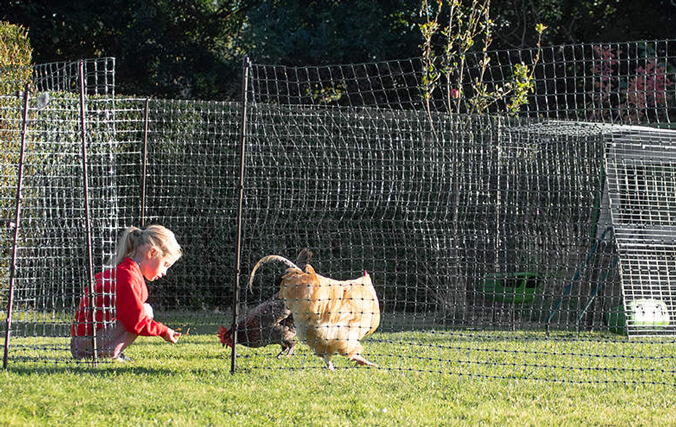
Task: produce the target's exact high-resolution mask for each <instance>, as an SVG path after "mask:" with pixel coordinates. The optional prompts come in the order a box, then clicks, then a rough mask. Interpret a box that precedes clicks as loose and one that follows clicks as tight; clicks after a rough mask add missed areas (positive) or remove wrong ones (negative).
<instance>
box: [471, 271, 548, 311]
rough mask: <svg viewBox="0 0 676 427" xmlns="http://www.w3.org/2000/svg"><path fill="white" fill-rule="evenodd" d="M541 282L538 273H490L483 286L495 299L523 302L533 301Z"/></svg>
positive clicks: (486, 292) (491, 297) (484, 290)
mask: <svg viewBox="0 0 676 427" xmlns="http://www.w3.org/2000/svg"><path fill="white" fill-rule="evenodd" d="M541 284H542V278H541V277H540V275H538V274H537V273H531V272H520V273H506V274H493V275H490V276H488V277H487V278H486V280H484V282H483V283H482V284H481V288H482V291H483V293H484V294H485V295H486V297H488V298H490V299H492V300H494V301H502V302H511V303H514V304H522V303H524V302H530V301H533V298H534V297H535V294H536V293H537V292H538V291H539V289H540V285H541Z"/></svg>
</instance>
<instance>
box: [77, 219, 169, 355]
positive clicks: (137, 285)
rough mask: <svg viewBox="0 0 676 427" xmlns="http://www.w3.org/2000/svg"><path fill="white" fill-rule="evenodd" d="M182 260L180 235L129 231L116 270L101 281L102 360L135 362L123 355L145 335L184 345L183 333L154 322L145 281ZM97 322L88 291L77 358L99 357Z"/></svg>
mask: <svg viewBox="0 0 676 427" xmlns="http://www.w3.org/2000/svg"><path fill="white" fill-rule="evenodd" d="M181 255H182V253H181V247H180V246H179V244H178V242H176V237H175V236H174V233H172V232H171V231H170V230H169V229H167V228H165V227H163V226H161V225H151V226H149V227H147V228H146V229H145V230H141V229H138V228H136V227H129V228H128V229H127V230H125V231H124V233H123V234H122V237H121V238H120V240H119V242H118V244H117V248H116V255H115V258H114V260H113V263H114V265H115V266H116V267H115V269H113V270H108V271H105V272H103V273H98V274H97V275H96V277H95V279H96V286H95V290H94V292H95V303H94V305H95V309H94V313H95V318H96V322H95V323H96V326H97V328H96V329H97V330H96V349H97V356H98V357H101V358H111V359H115V360H118V361H126V360H130V359H129V358H128V357H126V356H125V355H124V354H122V351H123V350H124V349H125V348H127V347H128V346H129V345H130V344H131V343H133V342H134V340H135V339H136V337H138V336H139V335H144V336H160V337H162V338H164V340H165V341H167V342H170V343H176V342H178V337H180V336H181V334H180V333H178V332H175V331H174V330H173V329H171V328H168V327H167V326H165V325H164V324H162V323H160V322H157V321H155V320H154V319H153V310H152V307H150V305H149V304H147V303H146V301H147V300H148V288H147V287H146V283H145V280H144V278H145V279H147V280H149V281H151V282H152V281H153V280H157V279H159V278H160V277H162V276H164V275H165V274H166V272H167V270H168V269H169V267H171V266H172V265H173V264H174V263H175V262H176V261H177V260H178V259H179V258H180V257H181ZM112 275H114V277H111V276H112ZM91 319H92V317H91V308H90V306H89V288H87V289H86V290H85V295H84V297H83V298H82V301H80V306H79V308H78V310H77V313H76V314H75V321H74V323H73V326H72V327H71V340H70V351H71V354H72V355H73V357H74V358H75V359H78V360H79V359H82V358H91V357H92V356H93V354H94V351H93V342H92V322H91ZM104 322H105V323H104Z"/></svg>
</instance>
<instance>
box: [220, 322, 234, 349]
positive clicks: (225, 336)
mask: <svg viewBox="0 0 676 427" xmlns="http://www.w3.org/2000/svg"><path fill="white" fill-rule="evenodd" d="M217 335H218V338H219V339H220V340H221V344H222V345H223V347H225V346H226V345H227V346H228V347H232V338H231V337H230V330H229V329H227V328H224V327H223V326H220V327H219V328H218V334H217Z"/></svg>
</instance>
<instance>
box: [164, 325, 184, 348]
mask: <svg viewBox="0 0 676 427" xmlns="http://www.w3.org/2000/svg"><path fill="white" fill-rule="evenodd" d="M180 336H181V333H180V332H176V331H174V330H173V329H171V328H169V329H167V333H166V334H164V335H162V338H164V340H165V341H166V342H170V343H173V344H176V343H177V342H178V337H180Z"/></svg>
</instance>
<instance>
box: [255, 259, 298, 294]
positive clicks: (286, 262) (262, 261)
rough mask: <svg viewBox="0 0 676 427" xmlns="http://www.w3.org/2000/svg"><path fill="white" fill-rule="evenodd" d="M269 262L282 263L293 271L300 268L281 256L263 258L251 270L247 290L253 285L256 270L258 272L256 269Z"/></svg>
mask: <svg viewBox="0 0 676 427" xmlns="http://www.w3.org/2000/svg"><path fill="white" fill-rule="evenodd" d="M269 261H280V262H283V263H284V264H286V265H287V266H288V267H289V268H295V269H298V270H300V268H299V267H298V266H297V265H296V264H294V263H293V262H292V261H289V260H288V259H286V258H284V257H283V256H281V255H267V256H264V257H263V258H261V259H259V260H258V262H257V263H256V265H254V268H253V270H251V275H250V276H249V285H248V286H249V289H251V286H252V284H253V279H254V276H255V275H256V270H258V268H259V267H260V266H261V265H263V264H265V263H266V262H269Z"/></svg>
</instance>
